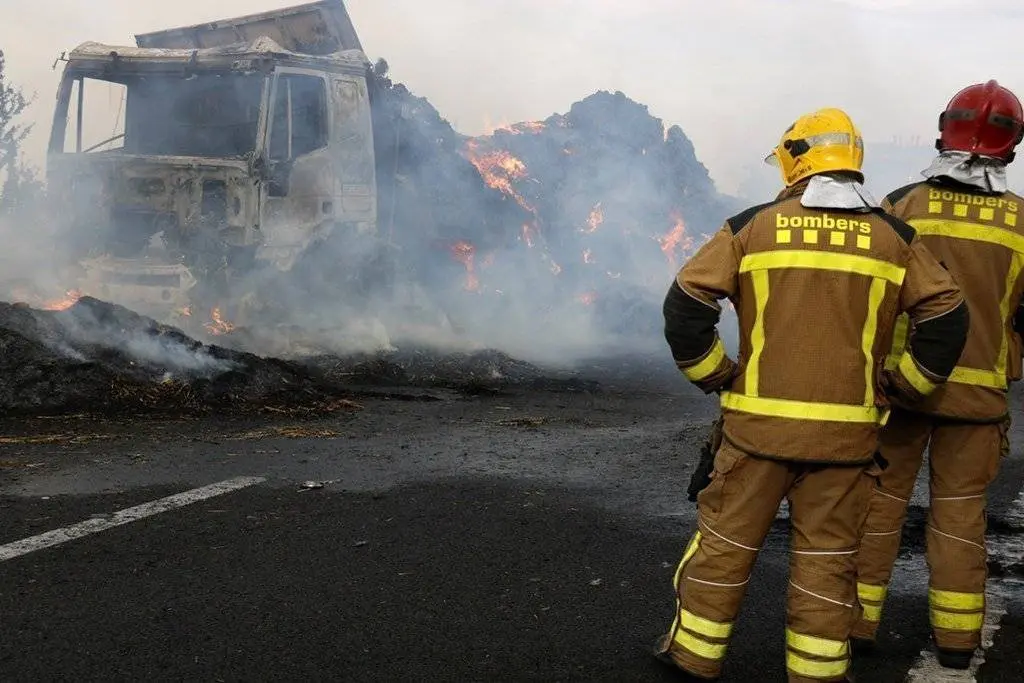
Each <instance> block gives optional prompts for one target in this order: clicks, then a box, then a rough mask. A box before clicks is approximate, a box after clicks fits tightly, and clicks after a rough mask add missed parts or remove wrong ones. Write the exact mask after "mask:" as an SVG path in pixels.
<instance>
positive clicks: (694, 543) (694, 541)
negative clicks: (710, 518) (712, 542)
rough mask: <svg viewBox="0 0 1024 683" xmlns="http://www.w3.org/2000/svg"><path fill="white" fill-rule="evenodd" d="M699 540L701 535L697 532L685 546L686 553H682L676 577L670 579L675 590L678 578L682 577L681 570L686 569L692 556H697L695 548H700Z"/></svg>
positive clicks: (677, 586)
mask: <svg viewBox="0 0 1024 683" xmlns="http://www.w3.org/2000/svg"><path fill="white" fill-rule="evenodd" d="M700 539H701V534H700V531H699V530H698V531H697V533H695V534H694V535H693V538H691V539H690V542H689V543H688V544H687V546H686V551H685V552H684V553H683V559H682V560H680V562H679V566H678V567H676V575H675V577H674V578H673V579H672V585H673V586H675V587H676V589H677V590H678V588H679V577H680V576H681V575H682V573H683V570H684V569H685V568H686V564H687V563H688V562H689V561H690V560H691V559H692V558H693V556H694V555H696V554H697V548H698V547H700Z"/></svg>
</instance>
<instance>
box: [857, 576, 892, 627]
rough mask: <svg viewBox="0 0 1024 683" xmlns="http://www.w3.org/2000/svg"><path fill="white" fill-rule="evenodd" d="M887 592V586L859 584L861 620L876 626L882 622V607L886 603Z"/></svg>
mask: <svg viewBox="0 0 1024 683" xmlns="http://www.w3.org/2000/svg"><path fill="white" fill-rule="evenodd" d="M886 592H887V588H886V586H872V585H870V584H867V583H860V582H858V583H857V600H858V602H860V608H861V619H863V620H864V621H870V622H872V623H874V624H877V623H878V622H880V621H881V620H882V605H883V604H884V603H885V594H886Z"/></svg>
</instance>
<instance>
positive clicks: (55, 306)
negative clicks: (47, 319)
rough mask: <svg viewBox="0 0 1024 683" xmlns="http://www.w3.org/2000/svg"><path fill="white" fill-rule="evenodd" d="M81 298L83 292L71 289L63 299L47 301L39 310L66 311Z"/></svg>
mask: <svg viewBox="0 0 1024 683" xmlns="http://www.w3.org/2000/svg"><path fill="white" fill-rule="evenodd" d="M81 298H82V293H81V292H79V291H78V290H77V289H71V290H68V291H67V292H65V293H64V297H63V298H61V299H54V300H52V301H46V302H44V303H43V304H42V305H41V306H40V307H39V308H40V309H41V310H44V311H66V310H67V309H69V308H71V307H72V306H74V305H75V303H76V302H77V301H78V300H79V299H81Z"/></svg>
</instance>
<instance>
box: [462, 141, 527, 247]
mask: <svg viewBox="0 0 1024 683" xmlns="http://www.w3.org/2000/svg"><path fill="white" fill-rule="evenodd" d="M466 158H467V159H469V162H470V163H471V164H473V166H475V167H476V170H477V172H478V173H480V177H481V178H483V179H484V182H485V183H486V184H487V186H488V187H491V188H493V189H495V190H499V191H500V192H503V193H504V194H506V195H508V196H509V197H511V198H512V199H514V200H515V201H516V203H517V204H519V206H521V207H523V208H524V209H526V210H527V211H529V212H530V213H531V214H533V216H534V220H533V221H532V222H531V223H527V224H526V225H524V226H523V241H524V242H526V244H527V246H530V247H532V246H533V244H534V239H535V237H536V233H537V220H536V218H537V210H536V209H535V208H534V207H533V206H532V205H531V204H530V203H529V202H527V201H526V200H525V199H524V198H523V196H522V195H521V194H519V192H517V191H516V189H515V188H514V187H513V186H512V183H513V182H514V181H516V180H520V179H522V178H525V177H526V164H524V163H523V162H522V161H521V160H520V159H517V158H516V157H514V156H512V155H511V154H509V153H508V152H507V151H505V150H502V149H495V150H491V151H488V152H485V151H482V150H481V149H480V145H479V143H478V142H477V141H476V140H470V141H468V142H467V143H466Z"/></svg>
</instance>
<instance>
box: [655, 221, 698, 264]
mask: <svg viewBox="0 0 1024 683" xmlns="http://www.w3.org/2000/svg"><path fill="white" fill-rule="evenodd" d="M672 219H673V220H674V221H675V225H674V226H673V227H672V229H671V230H670V231H668V232H667V233H666V234H665V236H664V237H659V238H657V239H658V243H659V244H661V250H662V251H663V252H664V253H665V257H666V258H668V262H669V263H671V264H672V266H673V267H675V266H677V265H678V264H679V261H678V259H677V251H678V255H682V254H684V253H686V252H687V251H689V250H690V249H692V248H693V238H692V237H690V236H689V235H688V234H686V224H685V223H684V222H683V217H682V216H680V215H679V214H678V213H673V214H672Z"/></svg>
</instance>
